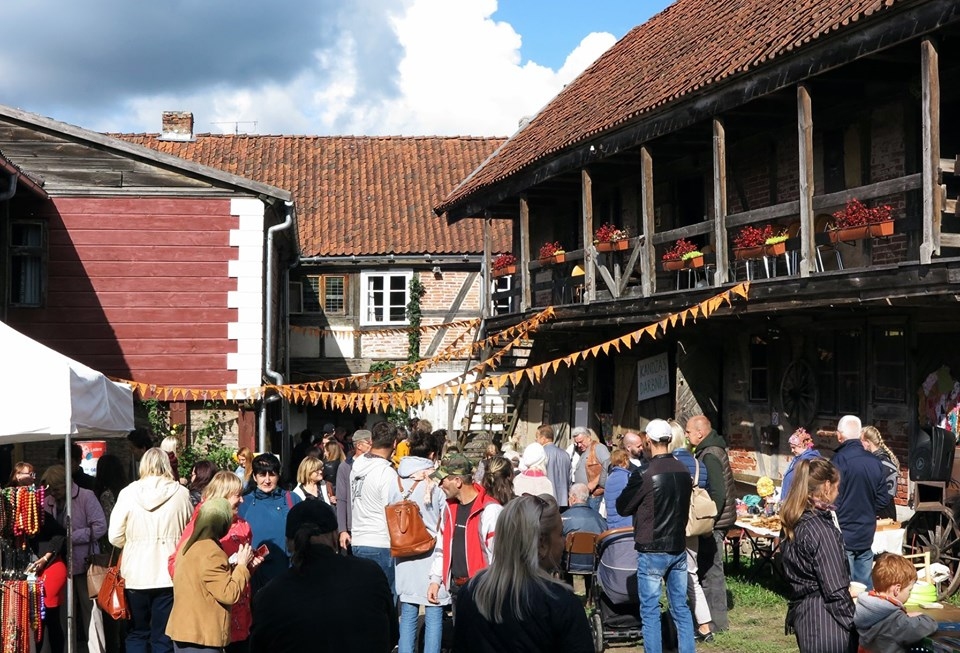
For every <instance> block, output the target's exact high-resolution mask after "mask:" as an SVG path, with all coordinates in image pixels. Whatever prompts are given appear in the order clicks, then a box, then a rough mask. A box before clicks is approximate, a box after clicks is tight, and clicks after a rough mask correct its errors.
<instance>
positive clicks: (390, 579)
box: [353, 546, 397, 603]
mask: <svg viewBox="0 0 960 653" xmlns="http://www.w3.org/2000/svg"><path fill="white" fill-rule="evenodd" d="M353 555H355V556H356V557H358V558H365V559H367V560H373V561H374V562H375V563H377V565H378V566H379V567H380V569H383V573H384V575H385V576H386V577H387V585H389V586H390V592H391V593H392V594H393V602H394V603H396V602H397V582H396V567H395V566H394V561H393V556H392V555H390V549H381V548H379V547H375V546H355V547H353Z"/></svg>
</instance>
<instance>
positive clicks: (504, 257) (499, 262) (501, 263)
mask: <svg viewBox="0 0 960 653" xmlns="http://www.w3.org/2000/svg"><path fill="white" fill-rule="evenodd" d="M516 264H517V257H516V256H514V255H513V254H500V255H499V256H497V258H495V259H493V269H494V270H502V269H504V268H508V267H510V266H511V265H516Z"/></svg>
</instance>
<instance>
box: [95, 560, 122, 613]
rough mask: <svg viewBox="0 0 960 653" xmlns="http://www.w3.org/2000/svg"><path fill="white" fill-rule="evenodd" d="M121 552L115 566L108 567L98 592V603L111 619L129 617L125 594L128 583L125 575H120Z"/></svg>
mask: <svg viewBox="0 0 960 653" xmlns="http://www.w3.org/2000/svg"><path fill="white" fill-rule="evenodd" d="M122 559H123V555H122V554H121V556H120V558H119V559H117V564H116V566H114V567H110V568H109V569H107V573H106V574H104V576H103V584H101V585H100V593H99V594H97V605H99V606H100V609H101V610H103V612H104V613H105V614H107V615H109V616H110V618H111V619H115V620H119V619H129V618H130V609H129V608H128V607H127V597H126V594H124V589H126V587H125V586H126V584H125V583H124V582H123V576H121V575H120V560H122Z"/></svg>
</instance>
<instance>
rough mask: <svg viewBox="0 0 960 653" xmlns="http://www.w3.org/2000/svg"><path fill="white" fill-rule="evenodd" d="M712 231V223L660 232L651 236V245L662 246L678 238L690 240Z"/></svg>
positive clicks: (697, 223)
mask: <svg viewBox="0 0 960 653" xmlns="http://www.w3.org/2000/svg"><path fill="white" fill-rule="evenodd" d="M711 231H713V223H711V222H696V223H694V224H690V225H687V226H686V227H677V228H676V229H671V230H670V231H661V232H659V233H656V234H654V235H653V244H654V245H662V244H663V243H667V242H670V241H671V240H677V239H678V238H690V237H692V236H702V235H703V234H708V233H710V232H711Z"/></svg>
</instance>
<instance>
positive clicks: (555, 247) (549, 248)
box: [537, 241, 564, 258]
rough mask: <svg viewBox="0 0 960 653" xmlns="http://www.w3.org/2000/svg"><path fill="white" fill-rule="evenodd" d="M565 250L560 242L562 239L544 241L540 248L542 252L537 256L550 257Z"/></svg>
mask: <svg viewBox="0 0 960 653" xmlns="http://www.w3.org/2000/svg"><path fill="white" fill-rule="evenodd" d="M563 251H564V249H563V245H561V244H560V241H554V242H552V243H544V244H543V246H542V247H541V248H540V254H539V255H538V256H537V258H550V257H551V256H553V255H554V254H560V253H562V252H563Z"/></svg>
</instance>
